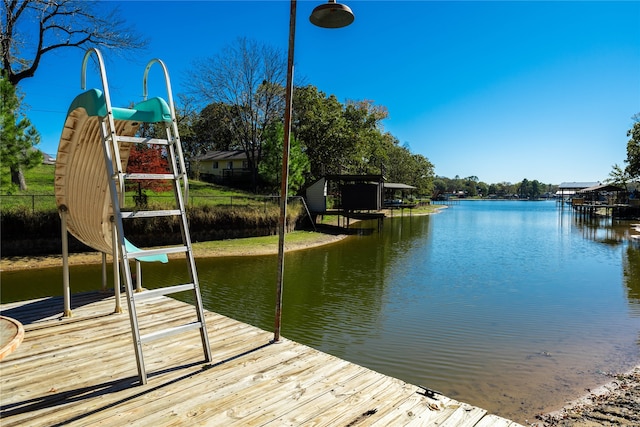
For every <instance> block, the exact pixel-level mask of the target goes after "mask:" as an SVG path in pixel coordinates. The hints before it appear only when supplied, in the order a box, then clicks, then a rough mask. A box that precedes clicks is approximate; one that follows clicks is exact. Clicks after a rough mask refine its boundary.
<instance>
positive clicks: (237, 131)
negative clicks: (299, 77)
mask: <svg viewBox="0 0 640 427" xmlns="http://www.w3.org/2000/svg"><path fill="white" fill-rule="evenodd" d="M285 65H286V58H285V55H284V53H283V52H282V51H281V50H278V49H274V48H272V47H269V46H267V45H262V44H259V43H258V42H256V41H252V40H248V39H247V38H239V39H237V40H236V42H235V43H233V44H230V45H228V46H226V47H225V48H224V49H223V50H222V51H221V52H220V53H218V54H217V55H215V56H213V57H210V58H208V59H206V60H204V61H201V62H198V63H196V64H194V66H193V71H192V73H191V78H190V86H191V87H190V90H191V91H192V92H193V93H194V94H196V95H197V96H199V97H200V99H202V100H203V101H204V102H205V103H207V104H209V103H222V104H225V105H227V106H230V107H233V108H229V109H226V110H225V112H226V113H227V119H228V122H229V124H230V126H231V127H230V130H231V133H232V134H233V140H234V141H237V142H238V143H239V144H241V145H242V148H243V149H244V151H245V152H246V153H247V162H248V166H249V169H250V170H251V171H252V182H253V186H254V188H255V186H256V184H257V174H258V167H259V165H260V161H261V160H262V150H263V146H262V143H263V142H264V136H263V133H264V131H265V129H267V127H268V126H269V125H270V124H271V123H273V122H276V121H280V120H281V119H282V117H283V115H284V83H285V71H286V66H285Z"/></svg>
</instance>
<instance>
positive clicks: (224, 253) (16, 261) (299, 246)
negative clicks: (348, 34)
mask: <svg viewBox="0 0 640 427" xmlns="http://www.w3.org/2000/svg"><path fill="white" fill-rule="evenodd" d="M269 237H272V236H266V238H256V237H248V238H247V239H254V240H255V243H252V244H250V245H239V246H228V245H222V244H220V245H216V244H211V243H210V242H203V243H193V244H192V247H193V256H194V258H196V259H198V258H217V257H236V256H261V255H277V254H278V246H277V241H276V242H269V241H267V242H261V241H260V239H262V240H268V239H267V238H269ZM276 237H277V236H276ZM347 237H349V234H346V233H341V234H325V233H319V232H318V233H311V232H309V235H308V236H307V237H305V238H304V239H302V240H296V241H292V242H287V241H286V240H285V251H286V252H292V251H297V250H303V249H311V248H315V247H319V246H324V245H329V244H331V243H336V242H339V241H341V240H343V239H345V238H347ZM233 240H236V241H242V240H244V239H233ZM218 242H229V240H222V241H218ZM178 257H180V254H173V255H170V256H169V258H170V259H171V258H178ZM107 260H108V262H110V260H111V257H110V256H107ZM101 263H102V254H101V253H100V252H79V253H72V254H69V266H74V265H93V264H101ZM52 267H62V255H33V256H15V257H7V258H2V259H0V272H4V271H19V270H28V269H32V268H52Z"/></svg>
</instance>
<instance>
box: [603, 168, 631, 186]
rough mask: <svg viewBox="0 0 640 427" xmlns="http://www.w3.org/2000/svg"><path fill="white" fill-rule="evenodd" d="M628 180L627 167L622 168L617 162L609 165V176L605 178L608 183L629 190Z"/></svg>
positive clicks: (629, 178) (629, 179) (629, 177)
mask: <svg viewBox="0 0 640 427" xmlns="http://www.w3.org/2000/svg"><path fill="white" fill-rule="evenodd" d="M629 181H631V176H630V175H629V172H628V171H627V168H624V169H623V168H622V167H621V166H620V165H618V164H617V163H616V164H615V165H613V166H612V167H611V172H609V178H607V179H606V180H605V182H606V183H608V184H614V185H622V186H623V187H624V189H625V191H629Z"/></svg>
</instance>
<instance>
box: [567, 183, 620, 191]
mask: <svg viewBox="0 0 640 427" xmlns="http://www.w3.org/2000/svg"><path fill="white" fill-rule="evenodd" d="M597 191H624V188H622V187H618V186H617V185H611V184H600V185H594V186H593V187H588V188H585V189H582V190H580V191H578V193H594V192H597Z"/></svg>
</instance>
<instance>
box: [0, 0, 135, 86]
mask: <svg viewBox="0 0 640 427" xmlns="http://www.w3.org/2000/svg"><path fill="white" fill-rule="evenodd" d="M2 4H3V9H4V10H3V11H2V18H1V19H2V28H1V34H0V55H1V56H2V69H3V70H4V71H5V73H6V76H7V79H8V80H9V82H10V83H11V84H12V85H14V86H17V85H18V83H20V81H21V80H22V79H25V78H28V77H33V75H34V74H35V72H36V70H37V69H38V65H40V61H41V60H42V57H43V56H44V55H46V54H47V53H49V52H51V51H53V50H57V49H61V48H70V47H75V48H81V49H86V48H89V47H100V48H106V49H115V50H124V49H139V48H142V47H144V46H146V44H147V41H146V40H144V39H142V38H140V37H139V36H138V35H137V34H136V33H135V31H134V30H133V29H132V28H130V27H128V26H127V25H126V24H125V21H124V20H123V19H122V18H120V17H119V10H118V8H117V7H116V8H114V7H110V6H109V3H106V2H101V3H98V2H95V1H88V0H2Z"/></svg>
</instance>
